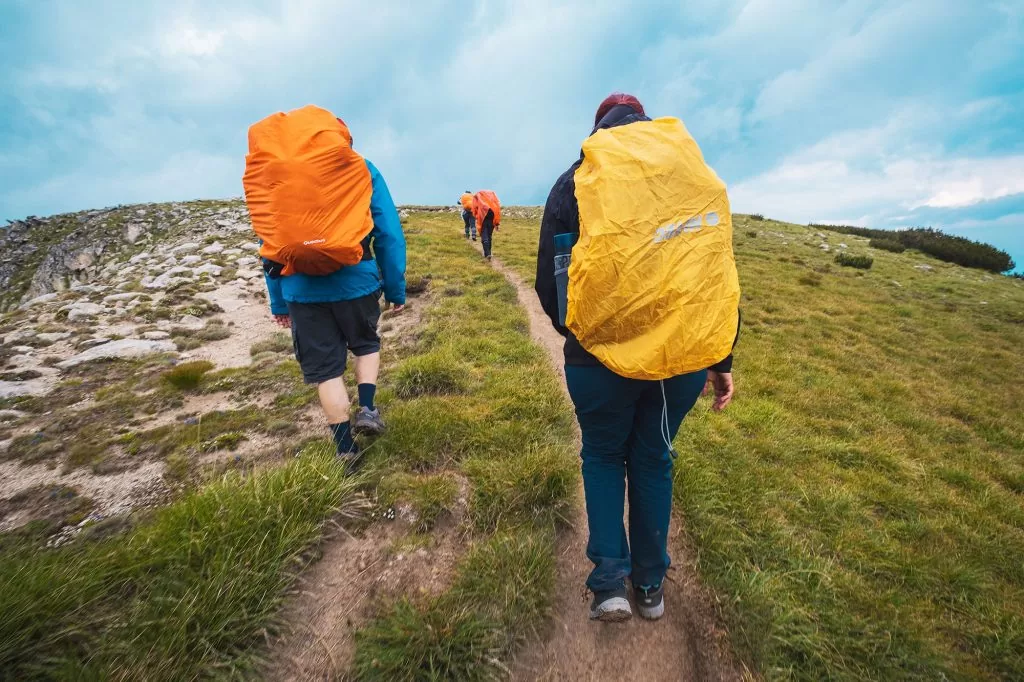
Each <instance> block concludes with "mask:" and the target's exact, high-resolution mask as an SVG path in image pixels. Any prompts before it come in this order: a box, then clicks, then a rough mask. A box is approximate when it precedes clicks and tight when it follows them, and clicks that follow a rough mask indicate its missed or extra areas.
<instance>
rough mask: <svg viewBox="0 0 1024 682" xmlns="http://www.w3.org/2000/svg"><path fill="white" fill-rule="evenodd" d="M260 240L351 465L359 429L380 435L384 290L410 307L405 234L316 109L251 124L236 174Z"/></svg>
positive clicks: (373, 180) (344, 132) (348, 138)
mask: <svg viewBox="0 0 1024 682" xmlns="http://www.w3.org/2000/svg"><path fill="white" fill-rule="evenodd" d="M243 184H244V186H245V194H246V202H247V204H248V206H249V212H250V215H251V218H252V224H253V229H254V230H255V231H256V233H257V235H259V237H260V239H261V247H260V254H261V256H262V257H263V262H264V270H265V275H266V285H267V292H268V294H269V299H270V309H271V313H272V315H273V317H274V320H275V322H276V323H277V324H278V325H280V326H281V327H284V328H290V329H291V333H292V343H293V347H294V350H295V357H296V360H298V362H299V365H300V366H301V368H302V374H303V378H304V379H305V381H306V383H308V384H316V385H317V392H318V394H319V397H320V404H321V406H322V408H323V411H324V415H325V416H326V418H327V423H328V426H329V428H330V430H331V434H332V436H333V438H334V441H335V446H336V450H337V454H338V457H339V459H340V460H341V461H342V462H343V463H344V464H345V466H346V468H347V469H351V468H354V467H355V466H356V465H357V463H358V461H359V458H360V456H361V452H360V449H359V446H358V444H357V443H356V442H355V440H354V431H358V432H366V433H378V434H379V433H382V432H383V431H384V422H383V420H382V419H381V416H380V412H379V410H378V409H377V407H376V405H375V404H374V399H375V397H376V388H377V375H378V371H379V368H380V348H381V344H380V336H379V334H378V332H377V323H378V321H379V319H380V314H381V310H380V302H379V301H380V296H381V293H383V295H384V299H385V301H386V302H387V303H389V304H391V305H392V306H393V310H394V312H396V313H397V312H399V311H401V310H402V309H403V307H404V306H405V267H406V253H405V236H404V234H403V233H402V225H401V221H400V219H399V216H398V211H397V209H396V208H395V204H394V202H393V201H392V199H391V194H390V192H389V191H388V187H387V184H386V183H385V182H384V178H383V177H382V176H381V174H380V172H379V171H378V170H377V168H376V167H375V166H374V165H373V164H372V163H370V161H369V160H367V159H365V158H363V157H362V156H360V155H359V154H358V153H356V152H355V150H354V149H353V148H352V135H351V133H350V132H349V129H348V126H346V125H345V123H344V122H343V121H342V120H341V119H339V118H336V117H335V116H334V115H333V114H331V113H330V112H328V111H326V110H324V109H320V108H318V107H314V106H307V107H303V108H301V109H296V110H294V111H291V112H289V113H287V114H283V113H278V114H273V115H272V116H269V117H267V118H266V119H264V120H262V121H260V122H258V123H256V124H254V125H253V126H252V127H251V128H250V130H249V155H248V156H247V157H246V171H245V177H244V180H243ZM348 351H351V352H352V354H353V355H354V356H355V375H356V383H357V393H358V397H359V406H360V407H359V411H358V412H357V413H356V416H355V423H354V425H353V424H352V423H351V415H350V402H349V396H348V391H347V389H346V387H345V384H344V381H343V379H342V375H343V374H344V372H345V365H346V356H347V352H348Z"/></svg>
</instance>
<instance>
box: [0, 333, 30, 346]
mask: <svg viewBox="0 0 1024 682" xmlns="http://www.w3.org/2000/svg"><path fill="white" fill-rule="evenodd" d="M35 337H36V333H35V330H32V329H19V330H18V331H14V332H11V333H10V334H7V335H6V336H4V345H5V346H9V345H10V344H12V343H17V342H19V341H28V340H29V339H34V338H35Z"/></svg>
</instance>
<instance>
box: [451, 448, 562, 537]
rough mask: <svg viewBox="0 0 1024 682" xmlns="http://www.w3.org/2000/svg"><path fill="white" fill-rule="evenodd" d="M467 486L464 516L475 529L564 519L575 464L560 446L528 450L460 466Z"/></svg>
mask: <svg viewBox="0 0 1024 682" xmlns="http://www.w3.org/2000/svg"><path fill="white" fill-rule="evenodd" d="M465 470H466V474H467V475H468V476H469V479H470V482H471V484H472V494H471V501H470V507H469V511H470V516H471V517H472V519H473V523H474V525H475V526H476V527H477V529H478V530H480V531H484V532H487V531H491V530H494V529H495V528H499V527H503V526H521V525H523V524H529V523H541V524H548V523H552V522H560V521H564V520H565V519H566V518H567V516H568V513H569V511H570V506H571V503H572V491H573V489H574V487H575V485H576V477H577V475H578V474H577V470H578V463H577V461H576V459H575V458H574V457H573V456H572V455H570V454H569V453H568V452H567V451H566V449H565V448H545V449H533V450H530V451H528V452H517V453H514V454H512V455H511V456H509V457H507V458H504V459H493V458H477V459H471V460H469V461H467V462H466V464H465Z"/></svg>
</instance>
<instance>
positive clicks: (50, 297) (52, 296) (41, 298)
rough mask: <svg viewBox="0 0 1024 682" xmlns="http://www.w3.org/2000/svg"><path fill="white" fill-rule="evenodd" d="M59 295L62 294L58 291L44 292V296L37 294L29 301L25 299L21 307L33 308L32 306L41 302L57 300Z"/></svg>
mask: <svg viewBox="0 0 1024 682" xmlns="http://www.w3.org/2000/svg"><path fill="white" fill-rule="evenodd" d="M58 296H60V294H58V293H52V294H43V295H42V296H36V297H35V298H33V299H31V300H28V301H25V302H24V303H22V304H21V307H22V308H31V307H32V306H34V305H39V304H40V303H49V302H50V301H55V300H57V297H58Z"/></svg>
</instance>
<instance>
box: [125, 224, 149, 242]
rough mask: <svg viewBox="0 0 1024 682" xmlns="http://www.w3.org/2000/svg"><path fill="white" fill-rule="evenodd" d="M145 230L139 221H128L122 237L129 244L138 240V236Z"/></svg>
mask: <svg viewBox="0 0 1024 682" xmlns="http://www.w3.org/2000/svg"><path fill="white" fill-rule="evenodd" d="M145 231H146V228H145V226H143V225H140V224H139V223H128V225H127V226H126V227H125V228H124V238H125V241H127V242H128V243H129V244H134V243H135V242H137V241H139V237H141V236H142V235H143V233H144V232H145Z"/></svg>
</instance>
